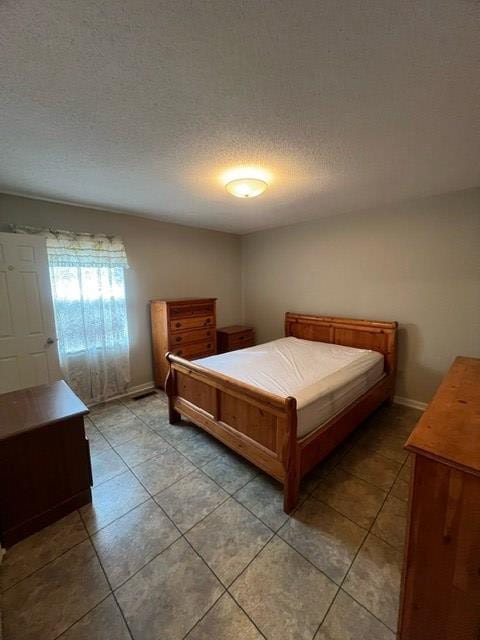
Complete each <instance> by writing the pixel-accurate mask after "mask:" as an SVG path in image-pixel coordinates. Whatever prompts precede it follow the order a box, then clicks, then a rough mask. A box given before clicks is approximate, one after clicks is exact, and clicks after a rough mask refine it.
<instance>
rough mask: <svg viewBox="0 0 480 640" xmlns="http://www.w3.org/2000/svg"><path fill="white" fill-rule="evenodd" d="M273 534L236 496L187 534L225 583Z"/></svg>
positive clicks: (235, 574)
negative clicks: (235, 498)
mask: <svg viewBox="0 0 480 640" xmlns="http://www.w3.org/2000/svg"><path fill="white" fill-rule="evenodd" d="M271 536H272V532H271V531H270V529H268V527H266V526H265V525H264V524H263V522H260V520H258V518H256V517H255V516H253V515H252V514H251V513H250V512H249V511H247V510H246V509H245V508H244V507H242V506H241V505H240V504H238V502H236V501H235V500H234V499H233V498H230V499H229V500H228V501H227V502H224V503H223V504H222V505H221V506H220V507H218V509H216V510H215V511H214V512H213V513H211V514H210V515H209V516H207V517H206V518H205V520H202V522H199V523H198V524H197V525H196V526H195V527H193V529H190V531H189V532H188V533H187V534H186V537H187V539H188V541H189V542H190V544H191V545H192V546H193V547H194V548H195V550H196V551H197V552H198V553H199V554H200V555H201V556H202V558H203V559H204V560H205V561H206V563H207V564H208V566H209V567H210V568H211V569H212V570H213V571H214V573H215V575H217V576H218V577H219V578H220V580H221V581H222V582H223V584H224V585H226V586H228V585H229V584H231V582H232V581H233V580H234V579H235V578H236V577H237V576H238V574H239V573H240V572H241V571H243V569H244V568H245V567H246V566H247V564H248V563H249V562H250V561H251V560H252V558H253V557H254V556H255V554H257V553H258V552H259V551H260V549H261V548H262V547H263V546H264V544H265V543H266V542H267V541H268V540H269V538H270V537H271Z"/></svg>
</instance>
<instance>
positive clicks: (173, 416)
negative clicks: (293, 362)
mask: <svg viewBox="0 0 480 640" xmlns="http://www.w3.org/2000/svg"><path fill="white" fill-rule="evenodd" d="M167 360H168V362H169V365H170V366H169V373H168V376H167V380H166V384H165V390H166V393H167V396H168V406H169V417H170V422H171V423H176V422H178V421H179V419H180V414H181V415H183V416H185V417H187V418H188V419H189V420H191V421H192V422H193V423H194V424H196V425H198V426H199V427H201V428H202V429H204V430H205V431H207V432H209V433H211V434H212V435H213V436H214V437H215V438H216V439H217V440H220V441H221V442H223V443H224V444H225V445H226V446H227V447H229V448H230V449H233V450H234V451H236V452H237V453H239V454H240V455H242V456H243V457H244V458H246V459H247V460H249V461H250V462H252V463H253V464H254V465H256V466H257V467H259V468H260V469H262V470H263V471H265V472H266V473H268V474H269V475H271V476H272V477H273V478H275V479H277V480H279V481H280V482H282V483H283V484H284V488H285V510H288V511H291V510H292V508H293V507H294V505H295V503H296V500H297V496H298V486H299V482H300V477H299V463H300V461H299V454H298V447H297V410H296V400H295V398H291V397H289V398H281V397H280V396H276V395H274V394H271V393H268V392H267V391H262V390H260V389H256V388H255V387H251V386H249V385H247V384H244V383H242V382H239V381H238V380H232V379H231V378H228V377H227V376H224V375H222V374H220V373H217V372H213V371H210V370H207V369H204V368H203V367H201V366H199V365H198V364H195V363H193V362H190V361H188V360H184V359H183V358H180V357H179V356H175V355H173V354H172V353H168V354H167Z"/></svg>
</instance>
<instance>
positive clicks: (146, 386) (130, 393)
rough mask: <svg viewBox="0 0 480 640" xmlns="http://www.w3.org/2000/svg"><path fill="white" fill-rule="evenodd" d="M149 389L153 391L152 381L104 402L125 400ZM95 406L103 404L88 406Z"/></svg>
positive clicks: (153, 384) (131, 388)
mask: <svg viewBox="0 0 480 640" xmlns="http://www.w3.org/2000/svg"><path fill="white" fill-rule="evenodd" d="M150 389H155V383H154V382H153V380H150V381H149V382H145V383H144V384H137V385H136V386H134V387H128V389H127V390H126V391H125V393H119V394H118V395H116V396H112V397H111V398H108V400H105V402H111V401H112V400H121V399H122V398H126V397H127V396H134V395H135V394H137V393H143V392H144V391H149V390H150ZM97 404H103V401H102V402H94V403H92V404H89V405H88V406H89V407H95V406H96V405H97Z"/></svg>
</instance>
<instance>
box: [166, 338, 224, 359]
mask: <svg viewBox="0 0 480 640" xmlns="http://www.w3.org/2000/svg"><path fill="white" fill-rule="evenodd" d="M173 353H174V354H175V355H176V356H181V357H182V358H189V359H191V358H198V357H200V356H204V355H213V354H214V353H215V340H208V341H203V342H194V343H192V344H186V345H184V346H182V347H181V348H180V349H174V350H173Z"/></svg>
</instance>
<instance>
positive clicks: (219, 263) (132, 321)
mask: <svg viewBox="0 0 480 640" xmlns="http://www.w3.org/2000/svg"><path fill="white" fill-rule="evenodd" d="M12 223H14V224H28V225H35V226H38V227H52V228H55V229H69V230H71V231H85V232H90V233H107V234H117V235H120V236H122V238H123V239H124V241H125V246H126V250H127V256H128V261H129V264H130V269H128V271H127V274H126V289H127V307H128V324H129V334H130V347H131V352H130V363H131V372H132V382H131V384H132V386H136V385H141V384H144V383H147V382H149V381H151V380H152V361H151V342H150V324H149V315H148V301H149V300H150V299H151V298H162V297H182V296H206V297H217V298H218V300H217V311H218V322H219V326H221V325H222V324H223V325H225V324H233V323H238V322H239V321H240V319H241V293H240V283H241V273H240V268H241V260H240V238H239V236H234V235H231V234H228V233H219V232H215V231H206V230H203V229H195V228H192V227H185V226H180V225H175V224H166V223H162V222H156V221H154V220H148V219H145V218H139V217H134V216H129V215H124V214H117V213H110V212H106V211H97V210H93V209H85V208H81V207H74V206H71V205H63V204H52V203H49V202H44V201H40V200H33V199H29V198H20V197H16V196H7V195H4V194H0V230H1V231H8V225H9V224H12Z"/></svg>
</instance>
